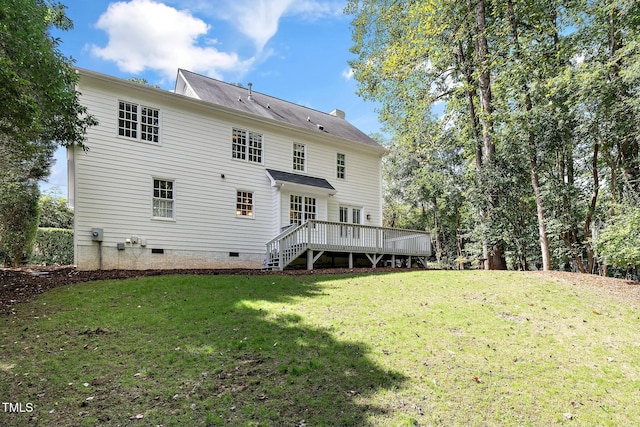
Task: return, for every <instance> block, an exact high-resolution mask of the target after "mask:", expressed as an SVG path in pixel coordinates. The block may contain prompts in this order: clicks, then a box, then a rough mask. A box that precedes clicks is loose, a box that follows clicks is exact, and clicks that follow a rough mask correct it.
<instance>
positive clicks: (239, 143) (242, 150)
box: [231, 129, 262, 163]
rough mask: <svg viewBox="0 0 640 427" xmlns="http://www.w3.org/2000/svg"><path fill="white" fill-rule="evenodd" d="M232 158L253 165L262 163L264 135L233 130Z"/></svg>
mask: <svg viewBox="0 0 640 427" xmlns="http://www.w3.org/2000/svg"><path fill="white" fill-rule="evenodd" d="M231 157H232V158H234V159H238V160H245V161H248V162H252V163H262V135H261V134H259V133H255V132H249V131H246V130H241V129H233V134H232V137H231Z"/></svg>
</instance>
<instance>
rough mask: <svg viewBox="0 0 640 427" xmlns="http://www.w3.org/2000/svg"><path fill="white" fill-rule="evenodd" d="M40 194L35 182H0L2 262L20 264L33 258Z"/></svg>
mask: <svg viewBox="0 0 640 427" xmlns="http://www.w3.org/2000/svg"><path fill="white" fill-rule="evenodd" d="M39 197H40V190H39V189H38V186H37V184H36V183H34V182H16V181H10V182H3V183H1V184H0V262H1V263H3V264H4V265H5V266H18V265H20V264H23V263H25V262H27V261H28V260H29V258H30V257H31V254H32V249H33V240H34V238H35V236H36V232H37V229H38V198H39Z"/></svg>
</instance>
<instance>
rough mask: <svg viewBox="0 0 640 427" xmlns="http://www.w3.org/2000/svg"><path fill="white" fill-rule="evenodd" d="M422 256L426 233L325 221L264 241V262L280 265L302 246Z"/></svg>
mask: <svg viewBox="0 0 640 427" xmlns="http://www.w3.org/2000/svg"><path fill="white" fill-rule="evenodd" d="M309 249H310V250H314V251H333V252H347V253H365V254H385V255H403V256H419V257H426V256H429V255H430V254H431V237H430V235H429V233H427V232H424V231H416V230H404V229H398V228H385V227H373V226H369V225H359V224H348V223H340V222H329V221H317V220H311V221H307V222H305V223H303V224H301V225H298V226H295V227H292V228H288V229H285V230H284V231H283V232H282V233H280V235H278V236H277V237H276V238H274V239H273V240H271V241H270V242H268V243H267V257H268V259H267V265H268V266H270V267H272V268H278V269H280V270H282V269H284V268H285V267H286V266H287V265H289V264H290V263H291V262H292V261H293V260H295V259H296V258H298V257H299V256H301V255H302V254H303V253H304V252H305V251H306V250H309Z"/></svg>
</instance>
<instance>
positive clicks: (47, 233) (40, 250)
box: [31, 228, 73, 265]
mask: <svg viewBox="0 0 640 427" xmlns="http://www.w3.org/2000/svg"><path fill="white" fill-rule="evenodd" d="M31 262H32V263H34V264H43V265H69V264H73V230H68V229H64V228H39V229H38V234H37V236H36V241H35V245H34V250H33V257H32V258H31Z"/></svg>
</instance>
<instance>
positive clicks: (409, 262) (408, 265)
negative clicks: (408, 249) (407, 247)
mask: <svg viewBox="0 0 640 427" xmlns="http://www.w3.org/2000/svg"><path fill="white" fill-rule="evenodd" d="M407 268H411V255H409V261H408V262H407Z"/></svg>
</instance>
